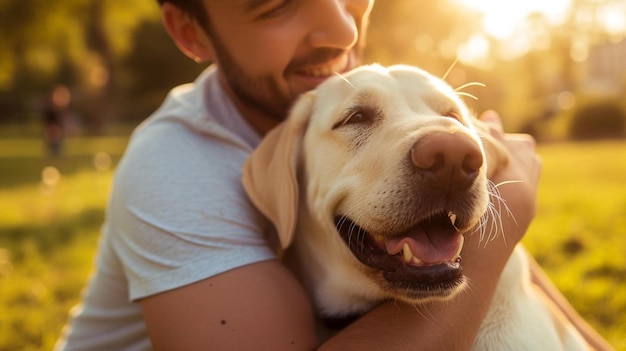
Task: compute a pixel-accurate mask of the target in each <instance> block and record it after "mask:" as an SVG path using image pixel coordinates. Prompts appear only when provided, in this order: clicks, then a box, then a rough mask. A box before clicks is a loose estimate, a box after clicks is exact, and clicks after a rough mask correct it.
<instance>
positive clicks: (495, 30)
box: [457, 0, 571, 40]
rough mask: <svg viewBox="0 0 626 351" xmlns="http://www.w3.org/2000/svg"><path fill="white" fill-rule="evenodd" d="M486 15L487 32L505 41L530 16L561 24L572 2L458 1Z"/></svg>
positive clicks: (561, 0) (551, 0)
mask: <svg viewBox="0 0 626 351" xmlns="http://www.w3.org/2000/svg"><path fill="white" fill-rule="evenodd" d="M457 1H459V2H460V3H462V4H463V5H466V6H468V7H470V8H473V9H475V10H477V11H479V12H481V13H482V14H483V15H484V19H483V28H484V30H485V32H486V33H487V34H489V35H491V36H493V37H495V38H497V39H500V40H503V39H506V38H508V37H510V36H511V35H513V33H514V31H515V28H516V27H517V25H519V24H520V23H521V22H522V21H523V20H524V19H525V18H526V17H527V16H528V15H529V14H532V13H541V14H543V15H544V16H545V17H546V18H547V19H548V20H549V21H550V22H553V23H559V22H561V21H562V20H563V19H564V16H565V12H566V11H565V10H566V9H567V8H568V6H569V4H570V1H571V0H550V1H547V0H525V1H501V0H457Z"/></svg>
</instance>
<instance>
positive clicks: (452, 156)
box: [411, 131, 483, 192]
mask: <svg viewBox="0 0 626 351" xmlns="http://www.w3.org/2000/svg"><path fill="white" fill-rule="evenodd" d="M411 161H412V162H413V164H414V165H415V167H416V168H417V169H418V171H419V172H420V173H421V175H422V176H423V177H424V179H425V180H427V181H428V182H430V183H431V185H432V186H435V187H437V188H439V189H440V190H444V191H446V192H448V191H458V190H463V189H467V188H468V187H469V186H471V185H472V183H473V182H474V180H475V179H476V177H477V176H478V171H479V170H480V167H481V166H482V165H483V157H482V153H481V151H480V147H479V146H478V144H477V143H476V141H474V140H473V139H472V138H471V137H470V136H469V135H467V134H464V133H458V132H457V133H453V132H449V131H440V132H434V133H431V134H428V135H425V136H423V137H422V138H420V140H418V141H417V142H416V143H415V144H413V147H412V148H411Z"/></svg>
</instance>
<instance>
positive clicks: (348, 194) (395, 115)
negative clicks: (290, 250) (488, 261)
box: [244, 65, 506, 303]
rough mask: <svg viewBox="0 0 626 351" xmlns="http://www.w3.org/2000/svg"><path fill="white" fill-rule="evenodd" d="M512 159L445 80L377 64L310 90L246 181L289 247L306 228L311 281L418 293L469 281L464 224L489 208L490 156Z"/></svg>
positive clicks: (438, 292)
mask: <svg viewBox="0 0 626 351" xmlns="http://www.w3.org/2000/svg"><path fill="white" fill-rule="evenodd" d="M484 140H488V142H484ZM505 160H506V156H505V154H504V152H503V151H502V149H501V147H500V146H499V145H497V144H496V143H494V142H493V140H492V139H490V136H489V134H488V133H485V132H483V131H482V129H480V128H477V127H476V123H475V122H474V120H473V119H472V118H471V117H470V113H469V112H468V109H467V107H466V106H465V105H464V104H463V103H462V101H461V100H460V99H459V97H458V96H457V94H456V93H455V91H454V90H453V89H452V88H450V87H449V86H448V85H447V84H446V83H444V82H443V81H442V80H440V79H438V78H435V77H433V76H432V75H430V74H428V73H426V72H424V71H422V70H420V69H417V68H414V67H409V66H392V67H389V68H385V67H381V66H378V65H372V66H364V67H361V68H358V69H356V70H354V71H352V72H350V73H348V74H346V75H344V76H337V77H333V78H331V79H329V80H327V81H326V82H324V83H323V84H321V85H320V86H319V87H318V88H317V89H316V90H315V91H312V92H309V93H307V94H305V95H303V96H302V97H301V98H300V99H299V100H298V101H297V102H296V104H295V105H294V107H293V109H292V112H291V114H290V116H289V118H288V119H287V120H286V121H285V122H284V123H282V124H281V125H280V126H278V127H277V128H276V129H274V130H273V131H272V132H270V133H269V134H268V135H267V136H266V138H265V140H264V141H263V142H262V143H261V145H260V146H259V148H258V149H257V150H256V151H255V152H254V153H253V154H252V155H251V157H250V159H249V160H248V162H247V163H246V165H245V167H244V185H245V187H246V190H247V191H248V194H249V195H250V198H251V199H252V201H253V202H254V203H255V205H256V206H257V207H258V208H259V209H260V210H261V211H262V212H263V213H264V214H265V215H266V216H267V217H268V218H270V219H271V220H272V222H273V223H274V225H275V226H276V228H277V231H278V234H279V238H280V242H281V244H282V246H283V248H286V247H288V246H289V245H290V243H291V241H292V238H293V237H294V234H295V235H296V236H297V240H296V241H297V243H300V245H297V246H298V250H299V251H301V252H298V254H301V255H303V256H304V259H303V261H302V263H301V264H304V265H307V267H306V268H305V269H304V271H307V270H309V271H308V272H307V273H306V274H308V278H306V279H307V280H309V283H310V284H311V285H312V289H314V290H317V289H321V290H324V289H326V290H329V289H332V287H333V286H334V287H338V286H340V285H342V284H343V285H346V284H348V285H350V284H352V285H354V284H356V285H354V286H356V287H355V289H360V288H359V287H358V285H359V283H358V281H359V280H361V281H362V284H361V288H362V289H365V290H372V289H373V290H376V291H377V292H375V293H364V294H365V295H367V294H369V296H375V297H376V298H380V297H391V298H396V299H400V300H403V301H407V302H412V303H415V302H420V301H425V300H428V299H432V298H446V297H448V296H450V295H452V294H454V293H455V292H456V291H458V290H459V288H460V287H461V286H462V285H463V281H464V278H463V273H462V268H461V263H460V256H459V254H460V251H461V248H462V246H463V238H464V237H463V234H466V233H469V232H471V231H472V230H473V229H474V228H475V227H476V226H477V224H479V221H480V220H481V218H482V217H483V215H484V214H485V212H486V211H487V206H488V202H489V195H488V191H487V176H488V174H487V165H489V171H490V174H491V172H493V171H494V170H495V167H494V166H496V165H501V164H502V163H504V162H505ZM309 265H310V266H311V267H309ZM311 270H312V271H313V272H311ZM348 274H349V276H350V278H348V277H346V275H348ZM355 274H356V276H355ZM346 279H350V280H349V281H346ZM368 284H369V285H368ZM342 288H345V287H342ZM321 290H320V292H319V294H325V293H324V292H323V291H321ZM333 293H334V294H336V293H339V294H341V292H336V291H335V292H331V291H328V292H327V294H333ZM344 293H345V291H344ZM322 300H326V301H327V300H328V297H323V298H322ZM318 303H319V301H318ZM322 303H323V302H322Z"/></svg>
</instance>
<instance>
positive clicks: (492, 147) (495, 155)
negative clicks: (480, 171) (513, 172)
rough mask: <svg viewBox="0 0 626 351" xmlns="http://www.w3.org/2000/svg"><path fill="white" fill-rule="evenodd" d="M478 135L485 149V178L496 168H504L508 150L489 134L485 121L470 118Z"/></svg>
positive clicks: (489, 176)
mask: <svg viewBox="0 0 626 351" xmlns="http://www.w3.org/2000/svg"><path fill="white" fill-rule="evenodd" d="M472 122H473V124H474V126H475V127H476V131H477V132H478V136H480V139H481V140H482V143H483V148H484V149H485V157H486V158H487V160H486V163H487V178H491V176H493V175H494V174H495V173H496V172H497V171H498V170H500V169H502V168H504V167H505V166H506V165H507V164H508V162H509V152H508V151H507V149H506V147H505V146H504V145H502V143H501V142H499V141H498V140H496V138H494V137H493V136H492V135H491V129H490V128H489V125H487V123H485V122H483V121H481V120H479V119H473V120H472Z"/></svg>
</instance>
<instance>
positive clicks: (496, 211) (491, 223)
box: [477, 181, 517, 247]
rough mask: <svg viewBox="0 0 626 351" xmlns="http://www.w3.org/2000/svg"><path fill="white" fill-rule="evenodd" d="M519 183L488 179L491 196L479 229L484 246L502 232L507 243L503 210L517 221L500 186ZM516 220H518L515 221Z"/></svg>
mask: <svg viewBox="0 0 626 351" xmlns="http://www.w3.org/2000/svg"><path fill="white" fill-rule="evenodd" d="M510 183H517V182H516V181H508V182H502V183H499V184H494V183H493V182H492V181H488V188H489V189H488V191H489V195H490V198H491V199H492V200H491V201H489V204H488V206H487V211H486V212H485V214H484V215H483V217H481V219H480V222H479V225H478V228H477V231H478V232H479V239H480V240H479V242H481V243H483V247H486V246H487V245H488V244H489V243H490V242H492V241H493V240H495V239H496V238H497V237H498V234H500V233H501V234H502V240H504V243H505V245H506V244H507V243H506V235H504V224H503V221H502V215H503V210H504V211H505V212H506V215H507V216H509V217H511V218H512V219H513V221H515V216H514V215H513V213H512V212H511V210H510V209H509V206H508V205H507V204H506V200H504V198H502V195H501V194H500V191H499V190H498V187H499V186H501V185H504V184H510ZM515 222H516V221H515Z"/></svg>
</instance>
